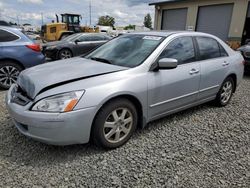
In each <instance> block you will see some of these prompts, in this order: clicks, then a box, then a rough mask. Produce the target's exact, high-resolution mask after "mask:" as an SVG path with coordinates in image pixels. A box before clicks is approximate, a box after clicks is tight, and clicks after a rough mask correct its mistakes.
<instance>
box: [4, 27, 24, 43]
mask: <svg viewBox="0 0 250 188" xmlns="http://www.w3.org/2000/svg"><path fill="white" fill-rule="evenodd" d="M17 39H19V37H18V36H16V35H14V34H12V33H10V32H8V31H5V30H2V29H0V42H11V41H15V40H17Z"/></svg>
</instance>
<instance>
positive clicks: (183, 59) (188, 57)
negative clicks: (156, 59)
mask: <svg viewBox="0 0 250 188" xmlns="http://www.w3.org/2000/svg"><path fill="white" fill-rule="evenodd" d="M162 58H173V59H177V60H178V64H185V63H190V62H193V61H195V60H196V58H195V51H194V45H193V40H192V37H180V38H178V39H175V40H174V41H172V42H171V43H170V44H169V45H168V46H167V47H166V49H165V50H164V51H163V52H162V54H161V55H160V59H162Z"/></svg>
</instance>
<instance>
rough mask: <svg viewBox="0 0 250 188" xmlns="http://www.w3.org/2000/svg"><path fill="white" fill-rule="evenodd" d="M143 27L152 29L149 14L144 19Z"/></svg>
mask: <svg viewBox="0 0 250 188" xmlns="http://www.w3.org/2000/svg"><path fill="white" fill-rule="evenodd" d="M144 26H145V27H147V28H149V29H152V18H151V16H150V14H149V13H148V14H147V15H146V16H145V17H144Z"/></svg>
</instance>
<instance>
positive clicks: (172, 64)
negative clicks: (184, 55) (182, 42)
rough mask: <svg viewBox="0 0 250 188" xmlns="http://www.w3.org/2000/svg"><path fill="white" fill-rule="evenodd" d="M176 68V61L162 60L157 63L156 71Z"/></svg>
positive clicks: (170, 59)
mask: <svg viewBox="0 0 250 188" xmlns="http://www.w3.org/2000/svg"><path fill="white" fill-rule="evenodd" d="M177 66H178V60H177V59H172V58H163V59H160V60H159V61H158V69H175V68H176V67H177Z"/></svg>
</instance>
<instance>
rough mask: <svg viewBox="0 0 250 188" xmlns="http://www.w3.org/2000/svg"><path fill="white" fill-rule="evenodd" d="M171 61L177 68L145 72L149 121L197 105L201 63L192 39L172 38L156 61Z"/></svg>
mask: <svg viewBox="0 0 250 188" xmlns="http://www.w3.org/2000/svg"><path fill="white" fill-rule="evenodd" d="M162 58H174V59H177V60H178V67H177V68H175V69H171V70H159V71H157V72H149V73H148V102H149V103H148V104H149V110H148V116H149V118H150V119H152V118H155V117H157V116H159V115H164V114H165V113H168V112H171V111H174V110H176V109H178V108H182V107H185V106H188V105H190V104H192V103H194V102H196V100H197V97H198V90H199V83H200V64H199V63H197V62H196V55H195V50H194V45H193V40H192V37H181V38H177V39H174V40H173V41H172V42H171V43H170V44H169V45H168V46H167V47H166V49H165V50H164V51H163V53H162V54H161V55H160V57H159V58H158V59H162Z"/></svg>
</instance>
